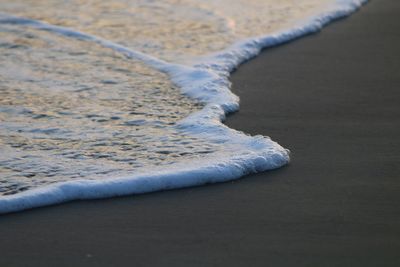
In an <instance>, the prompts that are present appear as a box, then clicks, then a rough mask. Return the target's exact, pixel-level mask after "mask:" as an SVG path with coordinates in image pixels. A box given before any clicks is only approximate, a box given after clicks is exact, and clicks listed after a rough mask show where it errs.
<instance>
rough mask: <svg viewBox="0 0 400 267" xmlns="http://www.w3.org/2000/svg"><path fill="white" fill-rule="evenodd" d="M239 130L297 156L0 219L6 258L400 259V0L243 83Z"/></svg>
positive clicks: (252, 68) (309, 40)
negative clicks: (220, 180)
mask: <svg viewBox="0 0 400 267" xmlns="http://www.w3.org/2000/svg"><path fill="white" fill-rule="evenodd" d="M232 81H233V83H234V86H233V90H234V91H235V92H236V93H237V94H238V95H239V96H240V97H241V99H242V105H241V110H240V112H238V113H237V114H235V115H233V116H231V117H230V118H229V119H228V121H227V124H228V125H229V126H231V127H234V128H236V129H241V130H243V131H246V132H248V133H251V134H264V135H270V136H271V137H272V138H273V139H274V140H276V141H278V142H279V143H281V144H282V145H284V146H285V147H287V148H290V149H291V151H292V163H291V164H290V165H289V166H287V167H285V168H283V169H280V170H277V171H273V172H267V173H262V174H259V175H253V176H249V177H246V178H245V179H241V180H239V181H235V182H231V183H225V184H217V185H210V186H203V187H197V188H190V189H182V190H173V191H168V192H159V193H153V194H147V195H141V196H132V197H125V198H118V199H109V200H99V201H82V202H73V203H68V204H64V205H58V206H53V207H47V208H41V209H35V210H31V211H25V212H21V213H15V214H10V215H5V216H0V266H89V265H90V266H400V155H399V152H400V141H399V137H400V125H399V124H400V119H399V118H400V1H398V0H379V1H378V0H373V1H371V2H370V3H369V4H368V5H367V6H365V7H364V8H363V9H362V10H361V11H360V12H358V13H356V14H354V15H353V16H351V17H350V18H348V19H345V20H342V21H339V22H337V23H334V24H332V25H330V26H328V27H327V28H325V29H324V30H323V32H322V33H319V34H316V35H312V36H309V37H306V38H303V39H300V40H297V41H295V42H292V43H290V44H287V45H284V46H281V47H277V48H273V49H270V50H267V51H265V52H264V53H263V54H262V55H260V56H259V57H258V58H256V59H255V60H253V61H251V62H250V63H248V64H245V65H244V66H242V67H241V68H240V69H239V70H238V71H237V72H236V73H235V74H234V75H233V77H232Z"/></svg>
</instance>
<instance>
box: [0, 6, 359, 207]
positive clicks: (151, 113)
mask: <svg viewBox="0 0 400 267" xmlns="http://www.w3.org/2000/svg"><path fill="white" fill-rule="evenodd" d="M364 2H365V1H361V0H318V1H316V0H300V1H294V0H293V1H289V0H285V1H270V0H268V1H259V0H257V1H241V0H237V1H226V0H223V1H222V0H221V1H193V0H183V1H178V0H176V1H174V0H169V1H138V0H131V1H123V0H113V1H105V2H103V1H79V0H75V1H73V0H72V1H55V0H54V1H51V0H48V1H40V0H38V1H27V0H24V1H19V0H16V1H12V2H11V1H2V0H0V60H1V64H0V213H7V212H13V211H19V210H24V209H29V208H33V207H39V206H44V205H50V204H56V203H61V202H66V201H70V200H74V199H92V198H105V197H113V196H121V195H128V194H138V193H145V192H152V191H157V190H166V189H173V188H180V187H188V186H195V185H201V184H206V183H215V182H223V181H229V180H232V179H237V178H240V177H242V176H244V175H246V174H249V173H255V172H260V171H266V170H270V169H275V168H279V167H281V166H283V165H285V164H287V163H288V162H289V150H287V149H285V148H283V147H281V146H280V145H279V144H278V143H276V142H275V141H272V140H271V139H270V138H269V137H265V136H249V135H246V134H245V133H242V132H239V131H236V130H234V129H230V128H228V127H226V126H225V125H224V124H223V123H222V121H223V119H224V117H225V115H226V114H228V113H230V112H234V111H237V110H238V109H239V98H238V97H237V96H235V95H234V94H233V93H232V92H231V91H230V90H229V88H230V83H229V80H228V78H229V74H230V72H232V71H233V70H234V69H235V68H236V67H237V66H238V65H239V64H240V63H242V62H243V61H245V60H248V59H250V58H252V57H254V56H256V55H257V54H258V53H259V52H260V50H261V49H262V48H265V47H268V46H273V45H278V44H280V43H284V42H287V41H289V40H292V39H294V38H298V37H300V36H302V35H305V34H309V33H312V32H316V31H318V30H319V29H320V28H321V27H322V26H324V25H325V24H327V23H328V22H330V21H332V20H334V19H337V18H339V17H343V16H346V15H349V14H350V13H352V12H354V11H355V10H356V9H357V8H359V7H360V6H361V5H362V4H363V3H364ZM265 90H268V88H265ZM266 108H268V107H266ZM276 141H278V142H279V140H276Z"/></svg>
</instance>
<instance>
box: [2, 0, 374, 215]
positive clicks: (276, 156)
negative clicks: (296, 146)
mask: <svg viewBox="0 0 400 267" xmlns="http://www.w3.org/2000/svg"><path fill="white" fill-rule="evenodd" d="M365 2H367V0H337V1H336V3H335V5H332V7H331V8H330V9H329V10H327V11H326V12H324V13H323V14H321V15H319V16H316V17H313V18H311V19H310V20H308V21H307V22H304V23H302V24H299V25H298V26H297V27H295V28H293V29H289V30H286V31H283V32H280V33H276V34H273V35H268V36H262V37H258V38H252V39H247V40H245V41H242V42H238V43H236V44H234V45H233V46H231V47H229V48H228V49H226V50H224V51H221V52H219V53H217V54H214V55H210V56H207V57H204V58H202V59H201V60H199V61H198V62H196V64H195V65H194V66H192V67H188V66H182V65H178V64H170V63H167V62H165V61H162V60H160V59H157V58H154V57H151V56H149V55H146V54H143V53H140V52H137V51H133V50H131V49H128V48H126V47H123V46H121V45H118V44H115V43H113V42H110V41H108V40H104V39H101V38H99V37H96V36H92V35H88V34H85V33H81V32H78V31H74V30H72V29H68V28H64V27H59V26H54V25H49V24H46V23H43V22H39V21H35V20H30V19H25V18H17V17H14V16H9V15H4V14H0V23H8V24H23V25H27V26H31V27H35V28H38V29H43V30H47V31H52V32H55V33H58V34H62V35H64V36H68V37H73V38H78V39H83V40H87V41H92V42H96V43H99V44H101V45H103V46H105V47H108V48H111V49H114V50H115V51H118V52H120V53H122V54H124V55H126V56H127V57H130V58H135V59H138V60H141V61H144V62H145V63H147V64H149V65H150V66H152V67H154V68H156V69H158V70H161V71H164V72H167V73H168V74H170V76H171V79H172V80H173V82H175V83H176V84H177V85H178V86H179V87H180V88H181V89H182V91H183V93H185V94H188V95H189V96H191V97H194V98H197V99H200V100H202V101H204V102H205V103H207V104H206V106H205V107H204V108H203V110H201V111H200V112H197V113H195V114H191V115H190V116H189V117H187V118H186V119H184V120H182V121H181V122H180V123H179V124H178V126H177V127H179V128H181V129H182V130H183V131H187V132H190V133H191V134H194V135H200V136H202V137H205V138H209V139H210V140H213V141H217V142H227V141H229V142H230V144H232V145H233V146H235V147H236V146H237V147H238V149H237V151H236V153H230V154H229V157H227V156H226V154H224V155H219V154H218V153H217V154H216V155H213V156H210V157H207V158H206V159H202V160H201V161H197V162H195V163H194V164H187V163H181V164H176V165H172V166H169V167H167V168H166V169H163V170H158V171H152V172H149V173H145V174H137V175H133V176H130V177H123V178H113V179H108V180H80V181H69V182H62V183H55V184H52V185H48V186H44V187H41V188H37V189H32V190H28V191H25V192H22V193H18V194H15V195H10V196H3V197H0V213H9V212H15V211H21V210H25V209H30V208H35V207H40V206H46V205H52V204H57V203H62V202H67V201H72V200H80V199H97V198H108V197H114V196H123V195H132V194H141V193H147V192H153V191H159V190H167V189H174V188H181V187H188V186H196V185H202V184H206V183H216V182H224V181H229V180H233V179H238V178H240V177H242V176H243V175H246V174H249V173H255V172H259V171H265V170H270V169H274V168H278V167H281V166H283V165H285V164H287V163H288V162H289V152H288V151H287V150H285V149H284V148H282V147H281V146H279V145H278V144H277V143H275V142H273V141H271V140H270V139H269V138H267V137H262V136H255V137H250V136H247V135H245V134H243V133H240V132H238V131H235V130H233V129H230V128H228V127H226V126H225V125H223V124H222V123H221V121H222V120H223V119H224V116H225V114H226V113H227V112H232V111H235V110H237V109H238V106H239V105H238V103H239V99H238V98H237V97H236V96H235V95H234V94H233V93H232V92H231V91H230V90H229V87H230V82H229V81H228V76H229V73H230V72H231V71H232V70H234V69H235V68H236V67H237V66H238V65H239V64H240V63H242V62H244V61H246V60H248V59H250V58H252V57H254V56H256V55H257V54H258V53H259V52H260V51H261V49H263V48H266V47H270V46H275V45H278V44H282V43H284V42H287V41H290V40H293V39H295V38H298V37H300V36H303V35H307V34H310V33H313V32H316V31H318V30H319V29H321V28H322V27H323V26H324V25H326V24H327V23H329V22H330V21H333V20H336V19H338V18H341V17H344V16H347V15H349V14H351V13H352V12H354V11H355V10H357V9H358V8H359V7H360V6H361V5H362V4H363V3H365Z"/></svg>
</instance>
